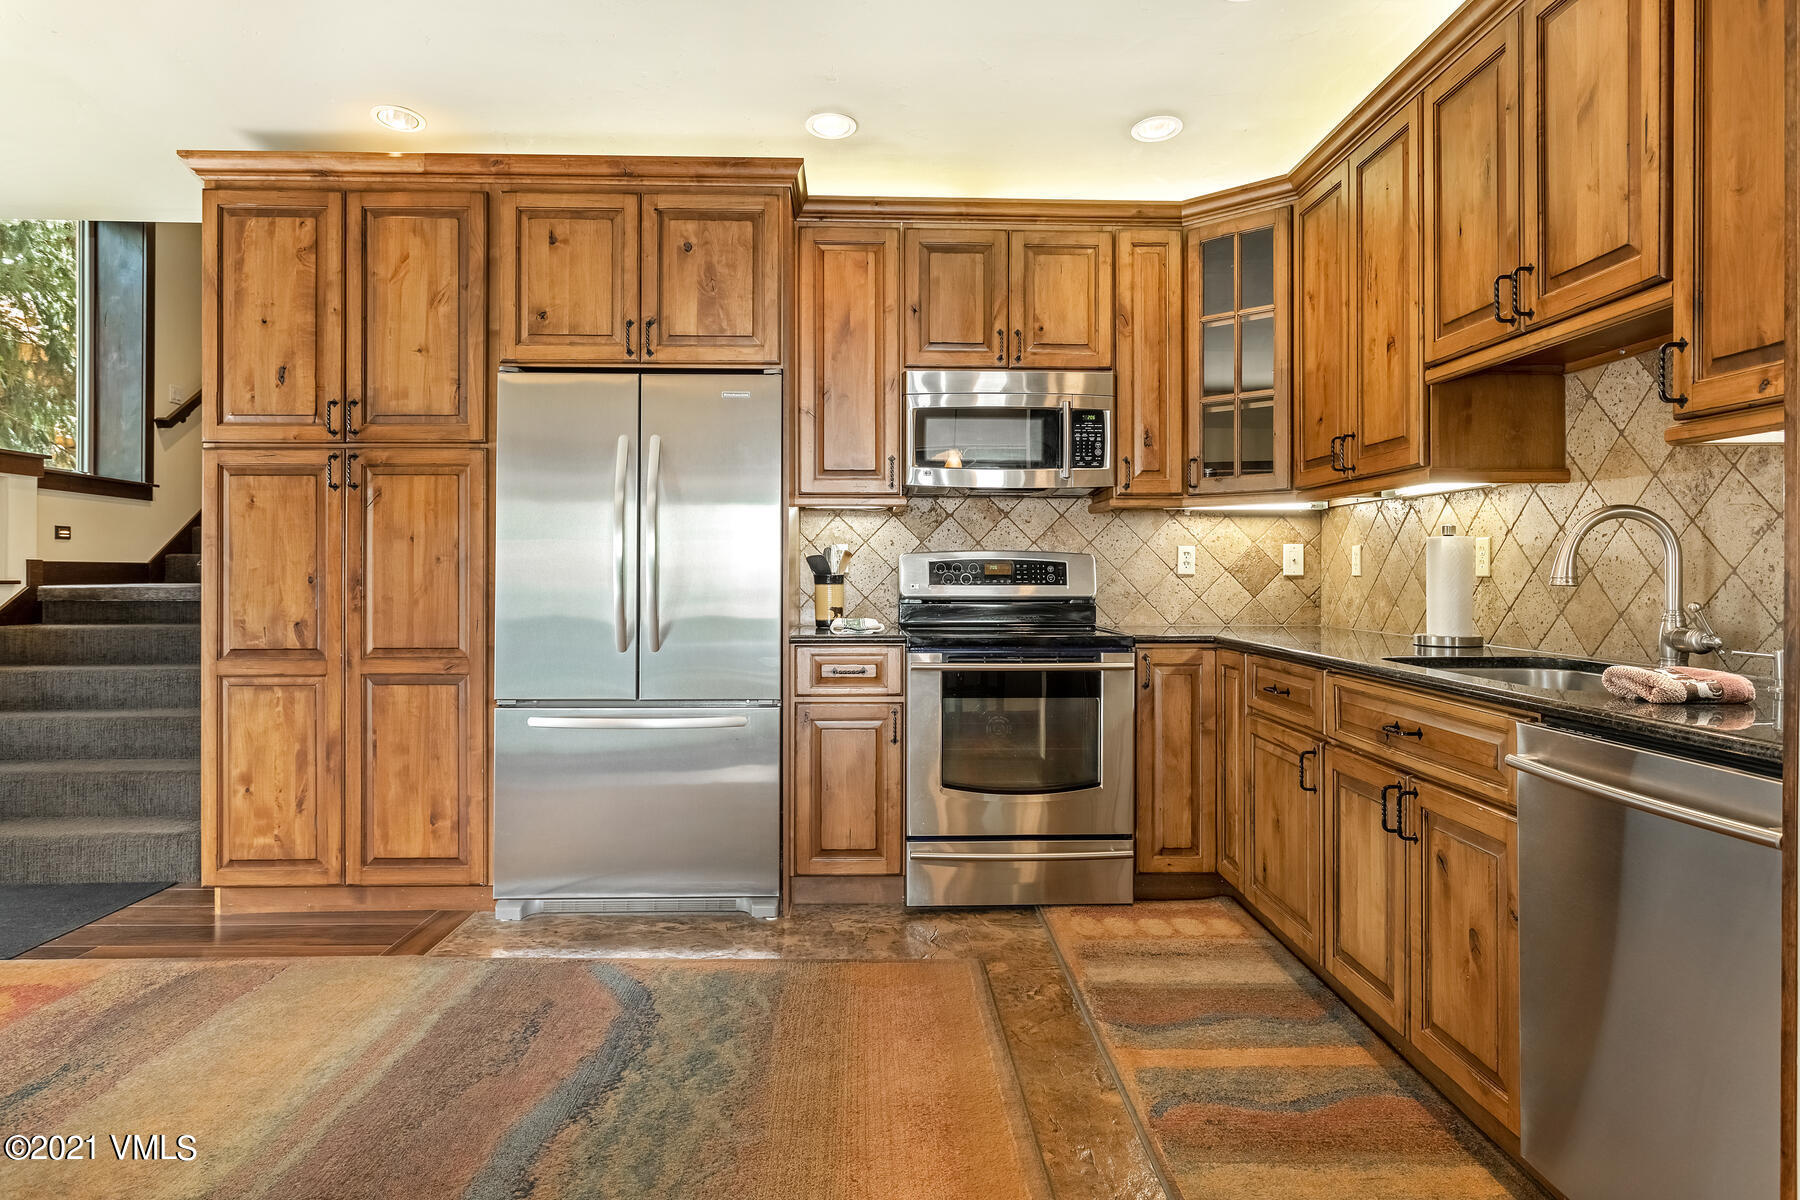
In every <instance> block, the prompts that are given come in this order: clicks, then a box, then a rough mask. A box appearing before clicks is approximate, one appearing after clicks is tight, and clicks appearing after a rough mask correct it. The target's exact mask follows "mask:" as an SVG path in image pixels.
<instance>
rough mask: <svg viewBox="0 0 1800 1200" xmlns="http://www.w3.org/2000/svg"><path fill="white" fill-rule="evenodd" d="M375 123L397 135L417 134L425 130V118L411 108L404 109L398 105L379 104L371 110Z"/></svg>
mask: <svg viewBox="0 0 1800 1200" xmlns="http://www.w3.org/2000/svg"><path fill="white" fill-rule="evenodd" d="M369 115H370V116H371V117H374V118H375V123H376V124H377V125H380V126H382V127H384V128H387V129H392V130H394V131H395V132H397V133H417V132H419V130H421V129H423V128H425V118H424V117H421V116H420V115H419V114H418V113H416V112H414V111H413V110H412V109H410V108H402V107H401V106H400V105H398V104H377V105H376V106H375V107H374V108H371V109H370V110H369Z"/></svg>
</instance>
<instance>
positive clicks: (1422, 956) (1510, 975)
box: [1403, 779, 1519, 1132]
mask: <svg viewBox="0 0 1800 1200" xmlns="http://www.w3.org/2000/svg"><path fill="white" fill-rule="evenodd" d="M1404 800H1405V816H1404V818H1403V822H1404V823H1403V834H1404V836H1405V837H1406V838H1408V839H1416V840H1411V841H1409V843H1408V851H1407V852H1408V859H1409V865H1408V875H1409V892H1410V895H1409V903H1410V908H1411V913H1410V920H1411V923H1412V930H1411V939H1412V964H1411V968H1412V975H1413V981H1412V1001H1411V1010H1412V1025H1411V1030H1410V1034H1409V1038H1410V1041H1411V1043H1412V1045H1413V1046H1414V1047H1415V1048H1416V1049H1417V1050H1418V1051H1419V1052H1420V1053H1421V1054H1423V1055H1424V1056H1425V1057H1426V1058H1427V1059H1429V1060H1430V1061H1431V1062H1432V1064H1433V1065H1435V1066H1436V1067H1438V1069H1440V1070H1441V1071H1443V1072H1444V1074H1445V1075H1447V1076H1449V1078H1450V1079H1451V1080H1452V1081H1454V1082H1455V1083H1456V1084H1457V1085H1459V1086H1460V1087H1461V1088H1462V1089H1463V1090H1464V1091H1466V1092H1467V1093H1468V1094H1469V1095H1470V1096H1471V1097H1472V1098H1473V1099H1474V1100H1475V1101H1476V1102H1477V1103H1479V1104H1480V1105H1481V1106H1482V1107H1483V1108H1485V1109H1487V1111H1488V1112H1490V1113H1492V1114H1493V1116H1494V1117H1495V1118H1497V1119H1498V1120H1499V1121H1500V1122H1501V1123H1502V1124H1503V1125H1505V1126H1506V1127H1507V1128H1508V1129H1510V1130H1513V1131H1514V1132H1517V1131H1518V1128H1519V916H1518V908H1519V902H1518V875H1519V865H1518V822H1517V821H1516V820H1514V819H1513V817H1512V816H1510V815H1509V814H1507V813H1504V812H1501V811H1500V810H1498V809H1496V808H1491V807H1489V806H1488V805H1485V804H1482V803H1480V802H1478V801H1476V800H1472V799H1470V798H1468V797H1466V796H1463V795H1460V794H1459V793H1457V792H1454V791H1451V790H1449V789H1447V788H1442V787H1439V786H1437V785H1435V784H1432V783H1427V782H1424V781H1421V780H1417V779H1414V780H1411V788H1410V789H1409V790H1408V792H1407V793H1406V794H1405V796H1404Z"/></svg>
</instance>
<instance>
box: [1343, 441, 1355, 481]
mask: <svg viewBox="0 0 1800 1200" xmlns="http://www.w3.org/2000/svg"><path fill="white" fill-rule="evenodd" d="M1355 440H1356V435H1355V434H1354V433H1346V434H1345V435H1344V449H1343V456H1344V474H1346V475H1354V474H1356V464H1355V463H1353V462H1351V461H1350V443H1351V442H1354V441H1355Z"/></svg>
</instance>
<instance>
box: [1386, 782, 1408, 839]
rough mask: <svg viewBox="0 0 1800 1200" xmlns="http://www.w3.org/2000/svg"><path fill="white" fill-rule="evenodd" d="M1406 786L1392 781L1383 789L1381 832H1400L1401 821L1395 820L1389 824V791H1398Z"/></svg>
mask: <svg viewBox="0 0 1800 1200" xmlns="http://www.w3.org/2000/svg"><path fill="white" fill-rule="evenodd" d="M1405 786H1406V785H1405V784H1403V783H1390V784H1388V785H1387V786H1386V787H1384V788H1382V789H1381V832H1383V833H1399V832H1400V822H1399V821H1395V822H1394V823H1393V824H1392V825H1389V824H1388V793H1389V792H1398V791H1400V790H1401V789H1403V788H1404V787H1405Z"/></svg>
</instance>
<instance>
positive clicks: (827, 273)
mask: <svg viewBox="0 0 1800 1200" xmlns="http://www.w3.org/2000/svg"><path fill="white" fill-rule="evenodd" d="M899 268H900V231H899V229H898V228H876V227H866V226H865V227H853V226H809V227H807V228H805V229H802V230H801V231H800V305H799V311H800V372H799V373H800V380H799V387H798V389H797V390H796V392H795V403H796V405H797V406H798V410H799V411H798V413H797V415H796V419H795V421H794V427H795V437H796V439H797V443H796V454H795V481H794V491H795V495H796V496H805V497H814V496H827V497H829V496H854V497H857V498H859V499H860V498H863V497H868V498H883V499H893V500H898V499H899V497H900V474H901V470H900V455H901V452H902V451H901V448H900V270H899Z"/></svg>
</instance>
